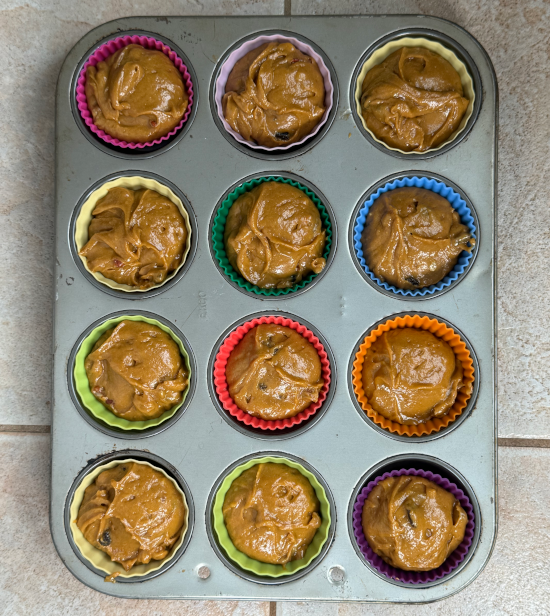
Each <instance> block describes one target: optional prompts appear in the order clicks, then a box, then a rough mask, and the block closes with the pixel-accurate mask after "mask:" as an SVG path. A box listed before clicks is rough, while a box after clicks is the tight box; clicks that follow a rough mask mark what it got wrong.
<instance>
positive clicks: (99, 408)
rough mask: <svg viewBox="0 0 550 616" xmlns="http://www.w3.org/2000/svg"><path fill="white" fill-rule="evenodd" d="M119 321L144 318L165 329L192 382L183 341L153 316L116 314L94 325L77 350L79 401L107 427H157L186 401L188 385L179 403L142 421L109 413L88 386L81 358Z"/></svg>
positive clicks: (147, 321)
mask: <svg viewBox="0 0 550 616" xmlns="http://www.w3.org/2000/svg"><path fill="white" fill-rule="evenodd" d="M121 321H144V322H145V323H149V324H150V325H156V326H157V327H159V328H160V329H162V331H163V332H166V333H167V334H168V335H169V336H170V337H171V338H172V339H173V340H174V342H175V343H176V344H177V345H178V347H179V350H180V352H181V354H182V357H183V359H184V362H185V367H186V368H187V370H188V372H189V382H190V381H191V378H192V376H191V362H190V361H189V355H188V354H187V351H186V350H185V347H184V346H183V342H182V341H181V340H180V339H179V338H178V337H177V336H176V335H175V334H174V332H173V331H172V330H171V329H170V328H169V327H166V325H163V324H162V323H159V322H158V321H155V319H148V318H146V317H144V316H141V315H132V316H121V317H116V318H115V319H109V320H108V321H105V322H104V323H102V324H101V325H99V326H98V327H96V328H95V329H94V330H93V331H92V332H91V333H90V334H88V336H86V338H84V340H83V341H82V344H81V345H80V348H79V349H78V352H77V354H76V356H75V362H74V384H75V389H76V391H77V393H78V395H79V396H80V400H81V402H82V404H83V405H84V406H85V407H86V408H87V409H88V410H89V411H90V413H92V415H93V416H94V417H96V418H97V419H100V420H101V421H103V422H104V423H106V424H107V425H109V426H113V427H115V428H120V429H121V430H145V429H147V428H153V427H154V426H158V425H159V424H161V423H163V422H164V421H166V420H167V419H170V417H173V416H174V414H175V413H176V411H177V410H178V409H179V408H180V407H181V405H182V404H183V403H184V402H185V398H186V397H187V394H188V393H189V385H187V387H186V389H185V391H184V392H183V399H182V401H181V402H180V403H179V404H176V405H175V406H173V407H172V408H171V409H170V410H168V411H166V412H164V413H163V414H162V415H161V416H160V417H157V418H156V419H147V420H145V421H128V420H127V419H123V418H122V417H117V416H116V415H115V414H114V413H111V411H109V410H108V409H107V408H106V407H104V406H103V404H101V402H100V401H99V400H98V399H97V398H96V397H95V396H94V395H93V394H92V391H91V389H90V384H89V382H88V376H87V374H86V369H85V368H84V361H85V359H86V357H88V355H89V354H90V353H91V351H92V347H93V346H94V344H95V343H96V342H97V340H98V339H99V337H100V336H101V335H102V334H103V333H105V332H106V331H107V330H108V329H110V328H111V327H114V326H115V325H117V323H120V322H121Z"/></svg>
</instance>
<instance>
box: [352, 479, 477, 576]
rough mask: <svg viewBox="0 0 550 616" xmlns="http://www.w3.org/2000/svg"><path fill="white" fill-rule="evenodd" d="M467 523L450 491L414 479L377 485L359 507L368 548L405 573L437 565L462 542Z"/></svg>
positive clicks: (389, 480) (382, 482) (423, 480)
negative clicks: (361, 511)
mask: <svg viewBox="0 0 550 616" xmlns="http://www.w3.org/2000/svg"><path fill="white" fill-rule="evenodd" d="M467 523H468V516H467V515H466V512H465V511H464V509H463V508H462V506H461V505H460V503H459V502H458V501H457V500H456V498H455V497H454V496H453V495H452V494H451V493H450V492H447V490H444V489H443V488H441V487H440V486H438V485H437V484H435V483H433V482H432V481H428V480H427V479H424V478H423V477H416V476H414V475H403V476H401V477H388V478H387V479H384V480H383V481H381V482H379V483H378V484H377V485H376V486H375V487H374V489H373V490H372V491H371V492H370V494H369V495H368V497H367V499H366V501H365V505H364V507H363V532H364V533H365V537H366V539H367V541H368V543H369V546H370V547H371V549H372V550H373V551H374V552H376V554H378V556H380V558H382V559H383V560H384V561H385V562H387V563H388V564H389V565H392V567H396V568H398V569H404V570H405V571H430V570H432V569H437V567H439V566H441V565H442V564H443V563H444V562H445V560H446V559H447V558H448V557H449V555H450V554H451V553H452V552H453V551H454V550H456V548H457V547H458V546H459V545H460V544H461V543H462V540H463V539H464V532H465V530H466V524H467Z"/></svg>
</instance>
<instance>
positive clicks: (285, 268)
mask: <svg viewBox="0 0 550 616" xmlns="http://www.w3.org/2000/svg"><path fill="white" fill-rule="evenodd" d="M224 240H225V250H226V254H227V258H228V259H229V262H230V263H231V265H232V266H233V268H234V269H235V270H236V271H238V272H240V273H241V274H242V275H243V276H244V277H245V278H246V279H247V280H248V281H249V282H251V283H252V284H255V285H256V286H258V287H261V288H263V289H270V288H278V289H283V288H288V287H292V286H294V285H295V284H296V283H298V282H300V281H301V280H302V279H303V278H304V277H306V276H307V275H308V274H310V273H311V272H315V273H316V274H318V273H319V272H320V271H321V270H323V268H324V267H325V265H326V260H325V259H324V258H323V256H322V255H323V252H324V249H325V242H326V232H325V231H324V230H323V226H322V223H321V215H320V214H319V210H318V209H317V207H316V206H315V204H314V203H313V201H312V200H311V199H310V198H309V197H308V196H307V195H306V194H305V193H304V192H303V191H301V190H300V189H299V188H295V187H294V186H291V185H290V184H283V183H282V182H263V183H262V184H260V185H259V186H256V187H255V188H253V189H252V190H251V191H249V192H246V193H244V194H243V195H241V196H240V197H239V198H238V199H237V200H236V201H235V203H233V205H232V206H231V209H230V210H229V214H228V216H227V221H226V223H225V233H224Z"/></svg>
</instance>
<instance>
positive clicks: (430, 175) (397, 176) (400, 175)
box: [348, 170, 481, 301]
mask: <svg viewBox="0 0 550 616" xmlns="http://www.w3.org/2000/svg"><path fill="white" fill-rule="evenodd" d="M414 177H417V178H420V179H422V178H426V179H428V180H435V181H437V182H441V183H442V184H444V185H445V186H446V187H448V188H450V189H452V190H453V191H454V192H455V193H457V194H458V195H459V196H460V198H461V199H462V200H463V201H464V202H465V203H466V206H467V208H468V209H469V210H470V214H471V216H472V218H473V220H474V222H473V226H474V228H475V231H476V242H475V244H474V246H473V248H472V251H471V253H470V254H471V257H470V259H469V261H468V264H467V265H466V266H465V267H464V270H463V271H462V273H460V274H458V276H457V278H456V279H455V280H453V281H451V282H450V283H448V284H446V286H444V287H443V288H440V289H436V290H434V291H431V292H430V291H428V292H426V293H425V294H423V295H420V294H417V295H412V294H403V293H396V292H394V291H392V290H389V289H385V288H384V287H383V286H381V284H378V283H377V282H375V281H374V280H373V279H372V278H371V277H370V276H369V275H368V274H367V273H366V272H365V270H364V269H363V267H362V266H361V263H360V262H359V258H358V256H357V251H356V250H355V239H354V235H355V226H356V223H357V218H358V217H359V213H360V211H361V209H362V208H363V206H364V204H365V202H366V201H368V200H369V198H370V197H371V196H372V195H374V194H375V193H376V191H378V190H379V189H381V188H383V187H384V186H386V184H390V183H392V182H395V181H399V180H404V179H407V178H414ZM451 207H452V206H451ZM453 209H454V208H453ZM480 243H481V230H480V223H479V218H478V215H477V212H476V209H475V207H474V205H473V203H472V201H471V199H470V198H469V197H468V195H467V194H466V193H465V192H464V191H463V190H462V189H461V188H460V187H459V186H458V185H457V184H455V183H454V182H452V181H451V180H449V179H448V178H446V177H444V176H442V175H439V174H437V173H434V172H433V171H421V170H415V171H410V172H402V171H399V172H397V173H392V174H390V175H388V176H386V177H384V178H382V179H381V180H379V181H378V182H376V184H373V185H372V186H371V187H370V188H369V189H368V190H366V191H365V192H364V193H363V195H362V196H361V198H360V199H359V201H358V202H357V205H356V206H355V208H354V209H353V212H352V215H351V218H350V223H349V229H348V246H349V250H350V253H351V260H352V262H353V264H354V265H355V268H356V269H357V271H358V272H359V274H360V275H361V277H362V278H363V280H364V281H365V282H366V283H367V284H369V285H370V286H371V287H372V288H373V289H375V290H376V291H377V292H378V293H382V295H385V296H386V297H391V298H393V299H398V300H401V301H426V300H430V299H434V298H436V297H439V296H441V295H443V294H444V293H447V292H448V291H451V290H453V289H455V288H456V286H457V285H458V284H460V283H461V282H462V281H463V280H464V278H465V277H466V276H467V275H468V273H469V272H470V270H471V269H472V268H473V266H474V263H475V261H476V258H477V255H478V252H479V245H480ZM463 252H464V251H463ZM455 267H456V266H455ZM453 271H454V268H453V270H451V272H449V274H450V273H452V272H453ZM447 276H448V275H447ZM447 276H445V277H444V278H443V280H444V279H445V278H447ZM443 280H440V281H439V282H438V283H437V284H436V285H431V286H437V285H440V284H441V283H442V282H443ZM424 290H425V288H421V289H418V291H420V292H423V291H424Z"/></svg>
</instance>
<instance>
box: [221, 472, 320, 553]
mask: <svg viewBox="0 0 550 616" xmlns="http://www.w3.org/2000/svg"><path fill="white" fill-rule="evenodd" d="M223 519H224V521H225V526H226V528H227V532H228V533H229V536H230V538H231V541H232V542H233V545H234V546H235V547H236V548H237V550H239V551H240V552H243V554H246V555H247V556H248V557H250V558H253V559H254V560H259V561H260V562H263V563H271V564H274V565H285V564H286V563H288V562H290V561H291V560H300V559H301V558H303V557H304V555H305V553H306V550H307V548H308V546H309V544H310V543H311V542H312V541H313V537H314V536H315V533H316V532H317V529H318V528H319V526H321V518H320V517H319V500H318V498H317V496H316V494H315V491H314V490H313V488H312V486H311V483H310V482H309V480H308V479H307V477H304V475H302V473H300V471H298V470H296V469H294V468H291V467H290V466H287V465H286V464H276V463H273V462H267V463H265V464H257V465H256V466H253V467H252V468H249V469H248V470H246V471H244V473H242V475H240V476H239V477H237V479H235V480H234V481H233V483H232V484H231V487H230V488H229V490H228V491H227V494H226V495H225V500H224V502H223Z"/></svg>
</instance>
